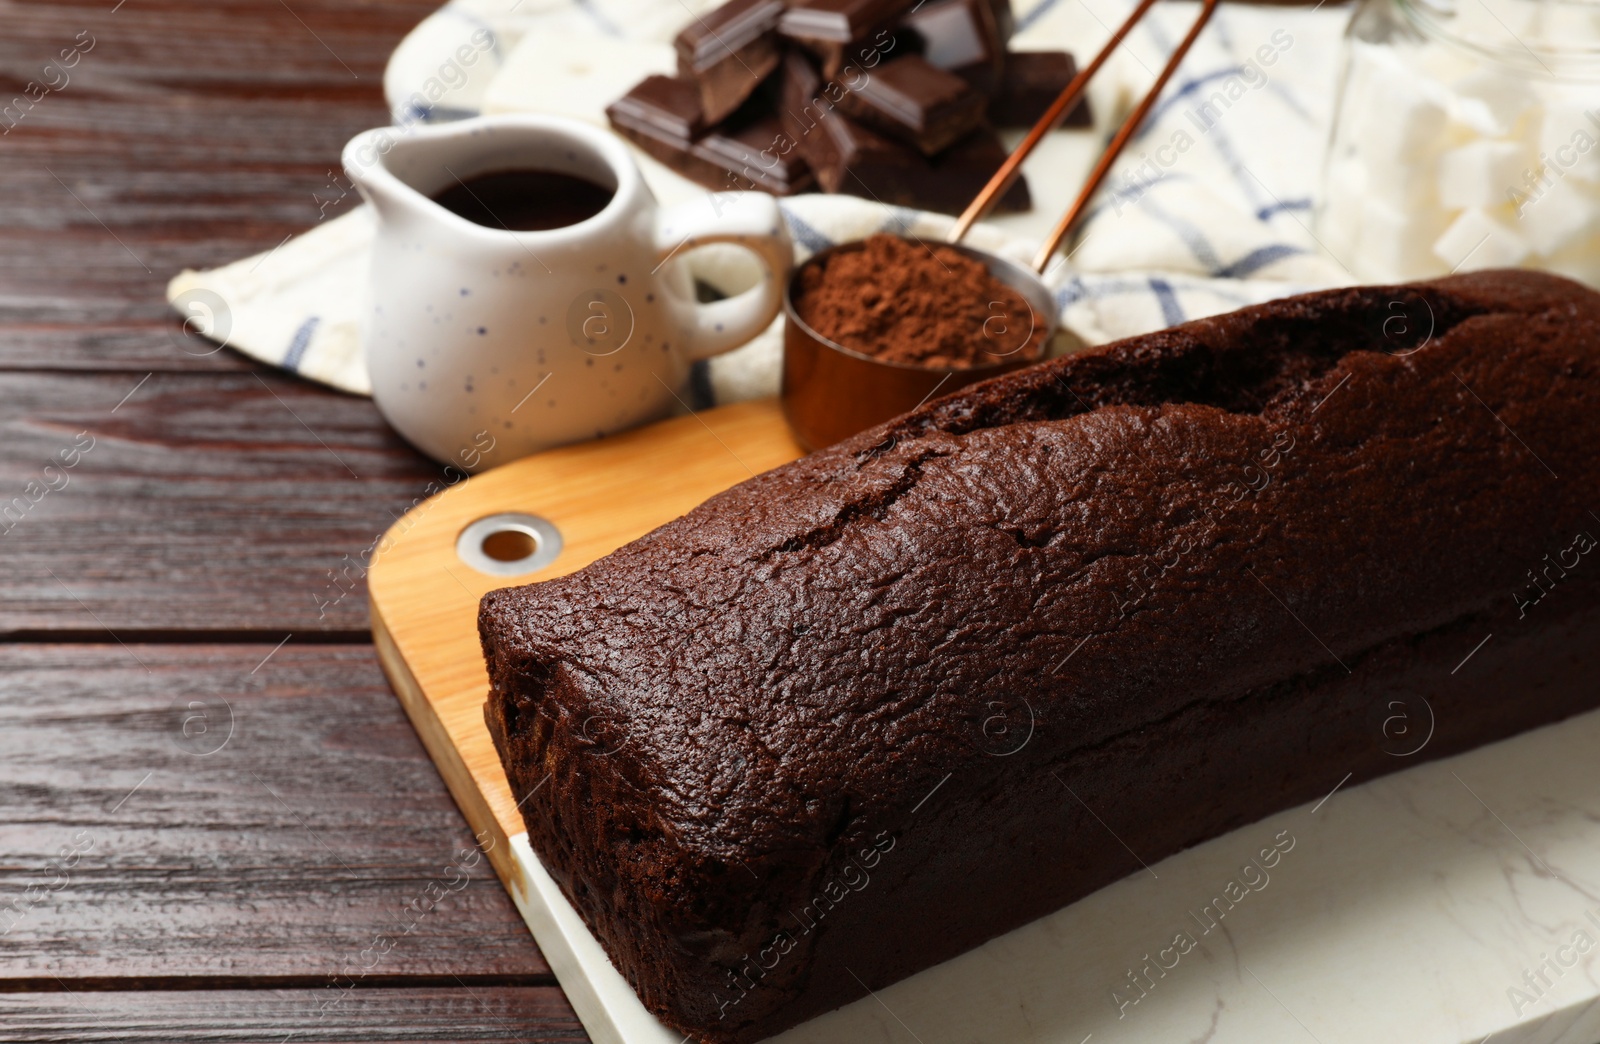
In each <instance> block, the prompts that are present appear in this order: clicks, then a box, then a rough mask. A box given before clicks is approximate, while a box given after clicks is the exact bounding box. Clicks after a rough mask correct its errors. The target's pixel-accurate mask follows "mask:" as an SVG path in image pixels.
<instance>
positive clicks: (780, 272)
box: [655, 192, 794, 360]
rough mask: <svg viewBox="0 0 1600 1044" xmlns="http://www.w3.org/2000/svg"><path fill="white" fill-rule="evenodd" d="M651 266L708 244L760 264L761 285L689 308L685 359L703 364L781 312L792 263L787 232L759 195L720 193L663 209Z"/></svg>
mask: <svg viewBox="0 0 1600 1044" xmlns="http://www.w3.org/2000/svg"><path fill="white" fill-rule="evenodd" d="M655 243H656V259H657V263H658V265H659V264H665V263H667V261H668V259H670V258H676V257H678V256H680V255H682V254H683V253H685V252H686V251H689V250H692V249H693V248H695V247H697V246H705V245H706V244H708V243H731V244H733V245H734V246H739V247H744V248H745V249H746V250H748V251H750V252H751V253H752V254H754V255H756V258H757V260H759V261H760V262H761V266H762V273H761V281H760V282H759V283H757V284H756V285H755V286H753V287H751V288H750V289H748V290H746V291H744V292H743V293H741V294H738V295H736V296H734V297H730V298H727V299H726V300H722V301H714V302H712V303H710V304H702V305H696V306H694V318H693V320H692V322H693V326H692V327H691V335H690V339H689V344H688V345H687V346H686V349H687V350H686V352H685V355H686V356H687V357H688V358H689V359H691V360H693V359H706V358H709V357H711V356H713V355H720V354H721V353H723V352H726V351H729V350H730V349H733V348H737V347H739V346H740V345H742V344H744V343H745V342H747V341H749V340H750V339H751V338H753V337H755V336H756V335H757V334H759V333H760V332H761V331H763V330H765V329H766V328H767V327H768V326H769V325H771V323H772V320H773V319H775V318H776V317H777V315H778V310H779V309H780V308H781V307H783V292H784V288H785V286H787V285H788V282H789V269H790V267H791V266H792V265H793V264H794V246H793V244H792V243H791V242H790V240H789V228H788V226H787V225H786V224H784V221H783V214H782V212H780V211H779V210H778V201H777V200H775V199H773V198H772V197H771V196H769V195H767V194H766V193H765V192H722V193H717V194H715V195H711V194H707V195H706V196H705V197H703V198H701V199H695V200H691V201H689V202H687V203H680V204H679V205H677V206H675V207H668V208H666V209H663V210H662V211H661V212H660V214H659V215H658V216H657V219H656V229H655Z"/></svg>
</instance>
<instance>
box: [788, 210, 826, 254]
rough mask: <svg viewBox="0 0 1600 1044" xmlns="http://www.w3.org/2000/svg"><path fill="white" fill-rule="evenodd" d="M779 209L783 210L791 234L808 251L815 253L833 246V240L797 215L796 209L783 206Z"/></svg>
mask: <svg viewBox="0 0 1600 1044" xmlns="http://www.w3.org/2000/svg"><path fill="white" fill-rule="evenodd" d="M779 209H780V210H782V211H783V220H784V221H786V222H787V223H788V225H789V234H790V235H791V236H793V237H794V238H795V240H796V241H797V242H799V244H800V245H801V246H803V247H805V248H806V249H807V250H808V251H810V252H811V253H813V254H815V253H818V252H820V251H823V250H826V249H828V248H829V247H831V246H833V240H831V239H829V238H828V237H827V236H825V235H823V234H822V233H821V232H818V231H817V230H816V229H814V228H812V227H811V226H810V225H808V224H806V223H805V222H804V221H802V220H801V219H800V218H799V217H796V216H795V213H794V211H792V210H790V209H789V208H788V207H783V206H780V207H779Z"/></svg>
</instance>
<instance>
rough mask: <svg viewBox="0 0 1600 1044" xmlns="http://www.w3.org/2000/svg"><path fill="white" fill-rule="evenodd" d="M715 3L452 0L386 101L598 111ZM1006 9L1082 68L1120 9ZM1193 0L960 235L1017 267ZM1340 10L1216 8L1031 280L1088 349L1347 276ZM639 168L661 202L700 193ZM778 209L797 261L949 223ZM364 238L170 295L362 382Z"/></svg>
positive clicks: (307, 367) (336, 237) (402, 66)
mask: <svg viewBox="0 0 1600 1044" xmlns="http://www.w3.org/2000/svg"><path fill="white" fill-rule="evenodd" d="M714 2H715V0H688V2H687V3H686V4H680V3H663V2H661V0H455V2H453V3H451V4H449V5H448V6H446V7H445V8H443V9H441V10H440V11H437V12H435V13H434V14H433V15H431V16H429V17H428V18H427V19H426V20H424V21H423V22H422V23H421V24H420V25H419V26H418V27H417V29H416V30H414V31H413V32H412V33H411V34H410V35H409V36H408V37H407V38H406V39H405V40H404V41H403V42H402V43H401V45H400V47H399V48H398V49H397V50H396V52H395V54H394V56H393V57H392V59H391V61H390V64H389V68H388V71H387V73H386V75H385V79H384V86H385V91H386V93H387V95H388V97H389V100H390V104H391V107H392V109H393V110H394V114H395V119H396V122H397V123H398V124H400V125H401V126H402V127H403V126H405V125H407V124H410V123H414V122H416V121H419V120H420V121H428V120H441V119H455V118H460V117H462V116H468V115H473V114H476V113H478V112H481V111H510V110H532V111H561V112H564V113H566V114H568V115H573V116H577V117H579V118H585V119H591V120H594V121H597V122H601V121H603V119H604V117H603V109H604V106H605V105H606V103H608V102H609V101H610V100H612V98H613V97H615V95H616V93H617V88H616V85H615V83H614V82H612V81H614V80H615V79H616V76H617V73H616V70H617V68H618V66H619V65H620V66H621V67H623V68H626V69H629V70H630V71H629V72H628V75H627V78H628V79H629V80H630V82H631V80H632V79H634V78H637V77H638V76H642V75H643V74H644V72H646V71H649V70H650V69H651V68H657V67H667V68H670V48H668V47H667V46H666V45H667V43H668V42H669V41H670V40H671V38H672V36H673V34H674V33H676V32H677V30H678V29H679V28H681V25H682V23H683V22H685V21H686V20H687V19H688V17H689V13H690V12H692V11H697V10H700V9H704V8H707V7H710V6H714ZM1017 7H1018V25H1019V29H1018V33H1017V36H1016V38H1015V39H1014V40H1013V44H1012V46H1013V47H1014V48H1016V49H1023V50H1045V49H1053V48H1059V49H1067V50H1071V51H1073V52H1074V53H1075V54H1077V56H1078V58H1079V60H1080V61H1083V60H1086V58H1087V56H1088V54H1089V53H1092V48H1093V47H1094V46H1096V45H1097V44H1098V42H1099V40H1101V39H1103V38H1104V37H1105V36H1106V35H1107V33H1108V32H1109V29H1108V27H1110V26H1113V25H1115V24H1116V23H1117V22H1118V21H1120V20H1121V19H1122V18H1123V17H1124V16H1125V15H1126V13H1127V11H1128V10H1129V8H1130V7H1131V5H1130V4H1129V3H1128V2H1127V0H1019V2H1018V3H1017ZM1197 11H1198V5H1197V4H1195V3H1191V2H1187V0H1171V2H1169V3H1166V4H1162V5H1160V6H1159V7H1158V8H1156V9H1155V10H1154V11H1153V12H1152V13H1151V16H1150V17H1148V18H1147V19H1146V20H1145V22H1144V23H1143V24H1142V25H1141V26H1140V27H1139V29H1137V30H1136V31H1135V32H1134V33H1133V34H1132V35H1130V36H1129V38H1128V40H1127V41H1125V43H1124V45H1123V46H1122V47H1121V48H1119V49H1118V51H1117V53H1116V55H1115V56H1114V57H1113V59H1112V60H1111V61H1110V62H1108V63H1107V66H1106V68H1105V69H1104V70H1103V71H1102V73H1101V75H1100V76H1099V77H1097V78H1096V80H1095V83H1094V87H1093V91H1092V94H1091V102H1092V104H1093V106H1094V108H1095V116H1096V129H1095V130H1094V131H1092V132H1084V131H1058V132H1056V133H1054V134H1052V135H1051V136H1050V137H1049V139H1047V140H1046V142H1045V143H1044V144H1043V145H1041V147H1040V150H1039V152H1038V153H1036V154H1035V156H1034V157H1033V158H1031V159H1030V160H1029V162H1028V164H1027V166H1026V167H1025V168H1024V169H1025V171H1026V172H1027V174H1028V177H1029V182H1030V186H1031V187H1032V190H1033V196H1034V199H1035V204H1036V205H1035V208H1034V210H1033V211H1032V212H1031V213H1028V214H1022V215H1007V216H1004V217H1001V218H997V219H995V220H994V221H992V222H989V223H987V224H986V225H983V226H979V227H978V228H977V229H975V230H974V232H973V233H972V234H971V236H970V237H969V239H968V242H969V243H971V244H972V245H973V246H976V247H979V248H983V249H990V250H994V251H996V252H998V253H1002V254H1004V255H1006V256H1010V257H1012V258H1014V259H1016V260H1019V261H1022V262H1024V263H1026V262H1027V260H1028V259H1029V258H1030V257H1031V255H1032V253H1033V251H1034V249H1035V248H1036V245H1037V243H1038V242H1039V241H1040V240H1041V239H1042V238H1043V236H1044V234H1045V233H1046V231H1047V230H1048V229H1049V228H1050V227H1051V226H1053V225H1054V223H1055V222H1056V220H1057V219H1058V218H1059V217H1060V214H1061V212H1062V210H1063V209H1064V207H1065V204H1066V203H1067V202H1070V200H1071V198H1072V197H1073V195H1074V194H1075V193H1076V191H1077V186H1078V185H1079V184H1080V183H1081V181H1082V177H1083V173H1084V171H1085V170H1086V169H1087V166H1088V165H1089V164H1090V163H1092V162H1093V160H1094V158H1095V157H1096V156H1097V154H1098V152H1099V150H1100V149H1101V148H1102V147H1103V145H1104V142H1105V141H1106V140H1107V139H1108V138H1109V136H1110V134H1111V133H1112V132H1113V131H1114V130H1115V128H1116V125H1117V122H1119V121H1120V120H1121V118H1122V117H1123V116H1124V115H1125V113H1126V112H1127V111H1128V109H1129V108H1130V107H1131V105H1132V104H1133V103H1134V102H1136V101H1137V99H1138V98H1139V97H1140V96H1142V94H1143V92H1144V90H1145V89H1146V88H1147V87H1148V85H1149V84H1150V83H1151V82H1152V81H1153V79H1154V76H1155V73H1156V72H1158V71H1159V70H1160V68H1161V66H1162V64H1163V63H1164V62H1165V60H1166V56H1167V55H1168V54H1170V53H1171V49H1172V47H1173V46H1174V45H1175V44H1176V42H1177V40H1178V39H1180V38H1181V36H1182V34H1183V32H1184V31H1185V29H1186V28H1187V27H1188V25H1189V24H1190V22H1191V21H1192V19H1193V17H1194V15H1195V13H1196V12H1197ZM1348 16H1349V9H1348V8H1345V7H1334V6H1331V5H1330V6H1325V7H1321V8H1318V9H1314V10H1313V9H1300V8H1281V7H1261V6H1256V5H1237V6H1235V5H1224V6H1223V7H1221V8H1219V10H1218V11H1217V14H1216V15H1215V17H1214V18H1213V19H1212V23H1211V25H1210V26H1208V27H1207V29H1206V31H1205V33H1204V34H1203V35H1202V37H1201V38H1200V40H1199V42H1197V43H1196V45H1195V47H1194V49H1193V50H1192V51H1191V52H1190V54H1189V56H1188V57H1187V59H1186V60H1185V62H1184V64H1183V66H1182V67H1181V69H1180V70H1179V73H1178V75H1177V76H1176V77H1174V79H1173V81H1172V82H1171V83H1170V84H1169V85H1168V87H1167V90H1166V91H1165V92H1164V94H1163V96H1162V99H1161V101H1160V102H1159V103H1158V105H1157V107H1156V109H1155V110H1154V111H1153V113H1152V115H1151V118H1150V119H1149V120H1148V121H1147V125H1146V127H1145V128H1144V130H1143V131H1142V132H1141V133H1140V134H1139V135H1138V136H1137V137H1136V138H1135V139H1134V140H1133V141H1132V142H1130V143H1129V146H1128V149H1127V150H1126V152H1125V154H1124V155H1123V157H1122V158H1121V159H1120V160H1119V162H1118V164H1117V166H1116V168H1114V170H1113V174H1112V177H1111V178H1110V179H1109V180H1108V182H1107V184H1106V186H1105V187H1104V188H1103V189H1102V190H1101V192H1100V194H1099V196H1098V197H1097V200H1096V204H1095V208H1094V209H1093V211H1092V212H1091V213H1090V215H1089V216H1088V218H1087V219H1086V220H1085V222H1084V223H1083V226H1082V229H1081V231H1080V232H1079V233H1078V235H1077V237H1076V239H1075V241H1074V243H1073V245H1072V246H1071V248H1070V252H1067V253H1066V257H1065V258H1062V257H1058V260H1057V262H1056V263H1055V264H1054V265H1053V266H1052V268H1051V269H1050V270H1049V271H1048V272H1047V273H1046V282H1047V283H1049V284H1050V285H1051V287H1052V288H1053V289H1054V290H1055V292H1056V298H1057V302H1058V303H1059V305H1060V307H1061V317H1062V322H1063V324H1064V325H1065V326H1066V328H1067V329H1069V330H1070V331H1072V332H1073V333H1074V334H1076V335H1077V336H1078V337H1079V338H1080V339H1081V340H1083V341H1084V342H1085V343H1088V344H1098V343H1103V342H1105V341H1107V340H1112V339H1115V338H1119V337H1126V336H1131V335H1134V334H1138V333H1145V332H1148V331H1150V330H1155V329H1160V328H1163V327H1166V326H1170V325H1172V324H1173V323H1177V322H1182V321H1184V320H1186V319H1193V318H1198V317H1200V316H1205V315H1212V314H1216V313H1218V312H1224V311H1229V310H1232V309H1234V308H1237V307H1239V306H1241V305H1244V304H1250V303H1255V302H1259V301H1264V300H1269V299H1271V298H1274V297H1280V296H1284V295H1287V294H1292V293H1299V292H1302V291H1304V290H1308V289H1313V288H1317V287H1324V286H1330V285H1336V284H1339V283H1344V282H1348V281H1349V277H1348V275H1347V274H1346V273H1345V271H1344V270H1343V269H1342V268H1341V267H1340V266H1339V265H1338V264H1337V263H1335V262H1334V261H1332V260H1331V259H1330V258H1329V257H1328V256H1327V255H1326V253H1325V252H1323V251H1322V250H1321V249H1320V248H1319V244H1318V241H1317V239H1316V237H1315V235H1314V234H1313V231H1312V207H1313V203H1314V199H1315V193H1316V191H1317V189H1318V186H1319V182H1320V177H1321V170H1320V168H1321V162H1322V156H1323V152H1324V145H1325V141H1326V138H1327V132H1328V126H1329V123H1330V120H1331V109H1332V105H1333V101H1334V95H1335V93H1336V80H1337V61H1338V53H1339V43H1340V34H1341V33H1342V31H1343V27H1344V25H1345V22H1346V21H1347V19H1348ZM485 30H487V31H488V32H487V33H485ZM474 34H477V35H474ZM561 54H566V55H568V56H569V57H568V58H567V59H566V60H565V61H563V62H562V63H560V65H559V66H557V65H556V64H555V63H553V61H552V58H553V57H558V56H560V55H561ZM1019 136H1020V135H1015V136H1013V137H1019ZM639 158H640V165H641V167H642V168H643V169H644V171H645V176H646V180H647V181H649V182H650V183H651V186H652V188H654V189H655V191H656V194H657V196H658V197H660V198H661V199H662V201H663V202H664V203H670V202H674V201H676V199H678V198H682V197H683V195H684V194H685V193H688V192H698V191H703V190H701V189H698V188H696V187H694V186H692V185H690V184H689V183H688V182H685V181H684V180H683V179H681V178H679V177H678V176H677V175H675V174H673V173H671V172H670V171H667V170H666V169H665V168H664V167H662V166H661V165H660V164H657V163H655V162H653V161H651V160H649V159H648V158H647V157H644V156H643V155H642V154H640V156H639ZM782 206H783V209H784V213H785V216H786V217H787V218H788V220H789V225H790V229H791V231H792V232H793V233H794V237H795V243H796V251H797V259H803V258H805V257H807V256H809V255H810V254H811V253H812V252H813V251H815V250H817V249H820V248H822V247H824V246H827V245H829V244H831V243H834V242H839V241H843V240H847V239H854V238H859V237H861V236H864V235H866V234H868V233H870V232H873V231H876V230H880V229H890V230H904V231H909V232H910V233H911V234H914V235H917V236H919V237H922V238H925V239H930V240H932V239H937V238H939V237H940V235H941V233H942V232H943V231H944V229H946V228H948V226H949V223H950V219H949V218H947V217H944V216H942V215H935V214H926V213H921V212H915V211H908V210H903V209H899V208H891V207H885V206H881V205H879V204H876V203H873V202H870V201H864V200H860V199H855V198H853V197H848V196H824V195H803V196H798V197H794V198H791V199H786V200H783V201H782ZM371 236H372V215H371V211H370V208H368V207H365V206H362V207H358V208H356V209H354V210H353V211H351V212H349V213H346V214H345V215H343V216H341V217H338V218H336V219H332V220H329V221H327V222H324V223H321V224H319V225H317V226H316V227H314V228H312V229H311V230H309V231H308V232H306V233H304V234H303V235H301V236H299V237H296V238H295V239H293V240H290V241H288V242H286V243H284V244H282V245H280V246H279V247H278V248H276V249H274V250H272V251H267V252H264V253H263V254H258V255H256V256H254V257H248V258H245V259H243V260H240V261H236V262H234V263H232V264H229V265H225V266H223V267H221V268H217V269H213V270H210V271H205V272H195V271H185V272H183V273H181V274H180V275H178V276H176V277H175V278H174V279H173V280H172V282H171V284H170V285H169V287H168V297H169V299H171V300H172V302H173V304H174V307H175V308H176V309H177V310H178V311H179V312H180V313H181V314H183V315H184V316H185V317H187V318H189V319H190V320H191V321H192V324H193V327H194V328H195V329H197V330H199V331H200V332H202V333H206V334H208V335H210V336H213V338H214V339H216V340H219V341H223V342H225V343H227V344H228V345H229V346H230V347H233V348H235V349H237V350H239V351H241V352H243V353H245V354H246V355H249V356H252V357H254V358H257V359H261V360H263V361H266V362H269V363H272V364H274V365H278V366H282V367H284V368H285V369H289V370H293V371H295V372H297V373H300V374H301V375H303V376H305V377H307V378H309V379H311V380H315V381H320V382H322V383H325V384H329V385H332V386H334V387H337V388H341V389H343V390H345V391H349V392H353V393H358V394H365V393H367V391H368V390H369V383H368V381H367V375H366V371H365V367H364V364H363V362H362V355H361V347H360V344H361V341H360V338H361V316H362V315H363V314H364V312H365V307H364V302H365V283H366V260H367V250H368V244H369V243H370V241H371ZM685 263H689V264H691V265H693V266H694V268H695V272H696V275H697V276H698V277H699V278H702V279H704V280H705V281H706V282H709V283H710V284H712V285H713V286H717V287H719V288H721V289H724V290H727V291H729V292H733V291H737V290H738V289H739V288H740V284H741V283H742V281H743V280H744V279H745V278H747V277H748V267H747V265H746V264H745V262H744V261H743V260H742V259H741V258H740V257H739V255H738V254H737V253H736V252H731V251H727V250H719V249H708V250H705V251H701V252H697V253H696V255H694V256H692V257H690V258H687V259H685ZM780 351H781V349H780V338H779V332H778V328H777V327H776V325H775V326H774V328H772V329H770V330H768V331H767V333H765V334H763V335H762V336H761V337H758V338H757V339H756V340H755V341H753V342H751V343H750V344H749V345H747V346H745V347H744V348H741V349H739V350H737V351H735V352H732V353H729V354H728V355H725V356H722V357H720V358H717V359H714V360H712V361H711V362H710V364H709V366H708V367H707V368H706V369H705V370H704V371H702V372H701V373H699V374H697V380H696V381H695V386H696V387H695V392H696V395H695V400H694V401H695V404H696V405H697V406H698V405H710V404H713V403H718V402H729V401H735V400H738V399H743V398H749V397H753V396H758V395H769V394H772V393H774V392H775V391H776V389H777V380H778V369H779V358H780Z"/></svg>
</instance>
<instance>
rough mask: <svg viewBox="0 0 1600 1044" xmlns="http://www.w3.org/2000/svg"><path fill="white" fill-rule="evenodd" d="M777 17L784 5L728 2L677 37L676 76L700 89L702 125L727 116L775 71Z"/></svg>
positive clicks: (761, 0) (778, 1)
mask: <svg viewBox="0 0 1600 1044" xmlns="http://www.w3.org/2000/svg"><path fill="white" fill-rule="evenodd" d="M782 14H783V0H730V2H729V3H726V4H723V5H722V6H721V7H719V8H717V9H716V10H714V11H711V12H708V13H707V14H705V15H704V16H702V17H699V18H696V19H695V20H694V21H693V22H692V23H690V25H689V27H688V28H687V29H685V30H684V31H683V32H681V33H679V34H678V37H677V39H676V40H675V41H674V43H675V45H676V47H677V51H678V75H679V76H680V77H683V78H685V79H688V80H692V81H693V82H694V84H695V86H696V87H697V89H698V90H699V93H700V108H701V110H702V111H703V112H704V114H705V119H706V122H707V123H716V122H718V121H720V120H722V119H723V118H724V117H726V116H728V115H729V114H731V113H732V112H733V111H734V110H735V109H737V108H738V107H739V106H740V105H741V104H743V103H744V101H745V99H746V98H748V97H750V95H751V94H752V93H754V91H755V89H756V88H757V87H758V86H759V85H760V84H761V81H762V80H764V79H766V77H767V76H768V74H770V73H771V72H772V70H773V69H775V68H777V67H778V59H779V51H780V48H779V45H778V36H777V28H778V18H779V16H781V15H782Z"/></svg>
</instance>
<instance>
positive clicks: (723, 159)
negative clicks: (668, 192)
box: [677, 103, 815, 196]
mask: <svg viewBox="0 0 1600 1044" xmlns="http://www.w3.org/2000/svg"><path fill="white" fill-rule="evenodd" d="M747 105H748V103H747ZM739 115H740V114H736V115H735V117H734V118H733V119H730V120H729V121H728V122H727V123H726V124H724V125H723V126H721V127H717V128H713V129H712V130H711V132H710V133H708V134H706V136H705V137H703V138H701V139H700V140H699V141H697V142H695V143H694V144H693V145H692V146H690V148H689V162H688V163H687V164H685V165H682V166H679V167H678V168H677V169H678V171H679V172H680V173H682V174H683V175H685V176H686V177H688V178H690V179H692V180H694V181H698V182H699V183H700V184H702V185H705V186H706V187H708V188H712V189H716V190H718V191H733V190H736V189H742V190H749V189H760V190H761V191H763V192H770V193H772V194H773V195H774V196H790V195H793V194H794V193H796V192H804V191H805V190H806V189H809V188H811V187H813V185H814V184H815V179H814V178H813V177H812V174H811V169H810V167H808V166H807V165H806V161H805V157H804V155H803V154H802V153H801V152H800V150H799V148H798V145H797V143H796V142H795V141H794V140H793V139H792V138H790V137H789V136H788V135H786V134H785V133H784V127H783V123H782V122H781V121H780V120H779V119H778V117H777V116H776V115H775V114H773V113H771V112H769V111H765V109H764V107H763V109H762V111H760V112H759V113H758V114H756V115H754V116H752V117H749V118H747V119H743V120H741V119H740V118H739Z"/></svg>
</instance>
